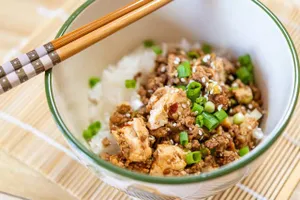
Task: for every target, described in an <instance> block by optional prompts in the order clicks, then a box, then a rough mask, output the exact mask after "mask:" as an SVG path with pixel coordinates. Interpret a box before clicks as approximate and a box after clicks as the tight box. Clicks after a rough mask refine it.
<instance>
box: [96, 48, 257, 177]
mask: <svg viewBox="0 0 300 200" xmlns="http://www.w3.org/2000/svg"><path fill="white" fill-rule="evenodd" d="M192 51H193V52H194V53H195V54H196V55H197V54H198V55H197V56H195V57H192V58H190V57H189V54H188V52H185V51H183V50H182V49H180V48H174V49H172V48H171V49H169V51H168V52H167V53H166V55H159V56H157V58H156V62H155V66H154V70H153V72H151V73H150V74H147V77H146V79H145V82H142V83H140V86H139V88H138V90H137V92H138V94H139V95H140V99H141V101H142V103H143V104H144V105H143V106H142V107H141V108H139V109H138V110H135V111H133V110H132V109H131V107H130V105H129V104H126V103H125V104H121V105H120V106H118V107H117V108H116V111H115V112H114V113H113V114H112V115H111V117H110V130H111V133H112V135H113V136H114V137H115V138H116V141H117V143H118V145H119V147H120V152H119V153H118V154H114V155H110V154H108V153H102V154H101V158H102V159H104V160H106V161H109V162H111V163H112V164H114V165H117V166H119V167H122V168H126V169H129V170H132V171H136V172H140V173H145V174H150V175H155V176H156V175H161V176H183V175H186V174H199V173H203V172H209V171H212V170H214V169H217V168H219V167H220V166H223V165H226V164H229V163H231V162H234V161H235V160H237V159H239V158H240V157H239V155H238V151H239V149H241V148H243V147H245V146H248V147H249V148H250V150H251V149H253V148H254V147H255V145H257V140H256V139H254V138H253V136H252V135H253V131H255V129H256V128H257V127H258V125H259V120H256V119H254V118H251V117H249V115H247V113H250V112H251V111H253V110H254V109H257V110H258V111H260V112H261V113H263V109H262V100H261V93H260V90H259V89H258V88H257V87H256V86H255V85H254V84H252V83H251V84H248V85H246V84H244V83H243V82H242V81H241V80H239V79H237V75H236V74H235V73H236V69H237V68H238V67H239V66H238V65H237V64H236V63H232V62H230V61H229V60H228V59H226V58H221V57H217V56H216V55H215V54H214V53H211V54H205V53H204V52H203V51H202V50H201V49H193V50H192ZM186 61H189V62H190V66H191V68H190V70H191V75H190V76H189V77H185V78H178V71H177V69H178V66H179V65H181V64H182V62H186ZM142 75H144V74H141V73H137V74H136V75H135V76H134V77H133V79H135V80H137V81H139V79H140V77H141V76H142ZM143 80H144V79H143ZM191 81H197V82H199V83H200V84H202V89H201V92H200V95H199V96H201V97H204V98H205V99H206V101H211V102H213V103H214V104H215V108H216V109H215V112H216V111H218V110H221V109H223V110H224V111H226V113H227V114H228V117H227V118H225V119H224V120H223V121H222V122H220V124H219V125H218V126H217V127H216V128H215V129H214V130H208V128H206V127H205V126H203V127H200V125H198V124H196V117H197V114H196V113H194V112H192V111H191V110H192V107H193V105H194V103H195V102H192V100H190V99H189V98H188V95H187V94H186V93H187V92H186V91H185V89H178V88H176V87H178V86H184V87H187V88H188V84H189V83H190V82H191ZM197 103H199V104H201V106H204V105H203V104H202V102H197ZM236 113H242V114H244V115H245V120H244V122H243V123H242V124H240V125H236V124H233V116H234V115H235V114H236ZM212 114H214V113H212ZM182 132H186V133H187V135H188V142H187V144H181V141H180V133H182ZM102 144H103V146H104V147H107V146H109V145H110V141H109V140H108V138H105V139H103V140H102ZM195 151H200V152H201V155H202V159H201V161H200V162H198V163H196V164H188V163H187V161H186V154H187V153H189V152H195Z"/></svg>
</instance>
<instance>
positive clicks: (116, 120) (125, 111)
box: [110, 104, 132, 130]
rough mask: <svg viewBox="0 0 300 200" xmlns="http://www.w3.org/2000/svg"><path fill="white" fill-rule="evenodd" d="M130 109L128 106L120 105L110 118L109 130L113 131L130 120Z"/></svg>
mask: <svg viewBox="0 0 300 200" xmlns="http://www.w3.org/2000/svg"><path fill="white" fill-rule="evenodd" d="M131 117H132V109H131V106H130V105H129V104H121V105H120V106H118V107H117V109H116V111H115V112H114V113H113V114H112V115H111V117H110V129H111V130H114V129H116V128H117V127H122V126H124V124H125V123H126V122H129V121H130V120H131V119H132V118H131Z"/></svg>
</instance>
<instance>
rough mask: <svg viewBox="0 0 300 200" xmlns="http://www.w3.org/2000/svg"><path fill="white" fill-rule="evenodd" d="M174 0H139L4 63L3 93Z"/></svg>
mask: <svg viewBox="0 0 300 200" xmlns="http://www.w3.org/2000/svg"><path fill="white" fill-rule="evenodd" d="M171 1H172V0H138V1H134V2H132V3H130V4H128V5H127V6H125V7H123V8H120V9H118V10H116V11H114V12H112V13H110V14H108V15H106V16H104V17H102V18H99V19H97V20H95V21H93V22H91V23H89V24H87V25H84V26H83V27H81V28H79V29H77V30H74V31H72V32H70V33H68V34H66V35H64V36H62V37H60V38H58V39H55V40H53V41H52V42H49V43H47V44H45V45H43V46H41V47H38V48H36V49H34V50H32V51H30V52H28V53H26V54H23V55H20V56H18V58H15V59H13V60H12V61H10V62H7V63H4V64H3V65H2V66H0V94H2V93H4V92H6V91H8V90H10V89H12V88H14V87H16V86H18V85H20V84H21V83H23V82H25V81H27V80H28V79H30V78H32V77H34V76H36V75H38V74H40V73H41V72H43V71H45V70H48V69H50V68H52V67H53V66H55V65H57V64H58V63H60V62H62V61H64V60H66V59H68V58H70V57H71V56H73V55H75V54H77V53H79V52H80V51H82V50H84V49H86V48H88V47H89V46H91V45H93V44H95V43H97V42H98V41H100V40H102V39H104V38H106V37H108V36H109V35H111V34H113V33H115V32H117V31H118V30H120V29H122V28H124V27H126V26H128V25H129V24H131V23H133V22H135V21H137V20H139V19H141V18H142V17H144V16H146V15H148V14H150V13H152V12H154V11H155V10H157V9H159V8H161V7H163V6H164V5H166V4H168V3H170V2H171Z"/></svg>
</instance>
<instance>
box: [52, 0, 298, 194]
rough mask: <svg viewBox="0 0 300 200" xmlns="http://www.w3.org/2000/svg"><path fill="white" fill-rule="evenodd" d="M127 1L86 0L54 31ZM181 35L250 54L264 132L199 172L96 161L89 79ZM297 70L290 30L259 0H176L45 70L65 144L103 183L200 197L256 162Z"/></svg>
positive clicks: (290, 102)
mask: <svg viewBox="0 0 300 200" xmlns="http://www.w3.org/2000/svg"><path fill="white" fill-rule="evenodd" d="M130 1H131V0H123V1H112V0H99V1H95V2H94V1H87V2H86V3H84V4H83V5H82V6H81V7H80V8H79V9H78V10H77V11H76V12H74V14H73V15H72V16H71V17H70V19H69V20H68V21H67V22H66V23H65V25H64V26H63V27H62V29H61V30H60V32H59V34H58V36H60V35H63V34H64V33H65V32H66V31H70V30H73V29H75V28H78V27H79V26H81V25H84V24H86V23H88V22H90V21H92V20H94V19H96V18H98V17H99V16H102V15H105V14H106V13H108V12H110V11H113V10H114V9H117V8H119V7H121V6H123V5H124V4H126V3H129V2H130ZM182 37H185V38H187V39H189V40H190V41H205V42H208V43H210V44H212V45H214V46H217V47H222V48H226V49H230V50H232V52H233V53H234V54H235V55H237V56H238V55H241V54H244V53H250V54H251V56H252V58H253V60H254V63H255V66H256V68H255V74H256V80H257V83H258V85H259V87H260V88H261V90H262V93H263V100H264V103H265V104H264V105H265V108H266V110H267V111H268V114H267V115H266V116H265V118H264V123H263V130H264V132H265V134H266V135H267V137H266V138H265V139H264V141H263V142H262V143H261V144H259V145H258V146H257V147H256V148H255V149H254V150H253V151H252V152H250V153H249V154H247V155H246V156H245V157H243V158H241V159H240V160H239V161H236V162H234V163H231V164H229V165H227V166H224V167H222V168H220V169H218V170H215V171H213V172H209V173H203V174H200V175H197V176H186V177H151V176H147V175H142V174H138V173H134V172H131V171H128V170H125V169H121V168H118V167H116V166H113V165H112V164H110V163H107V162H105V161H103V160H101V159H100V158H99V157H98V156H97V155H95V154H93V153H92V152H90V151H89V150H88V148H87V147H86V146H85V145H84V144H83V143H82V138H81V133H82V130H83V129H84V128H86V126H87V125H88V101H87V94H88V87H87V81H88V79H89V77H90V76H92V75H100V74H101V72H102V70H103V69H104V68H105V67H106V66H107V65H108V64H111V63H114V62H116V61H118V60H119V59H120V58H121V57H122V56H123V55H125V54H127V53H128V52H130V51H131V50H132V49H134V48H135V47H137V46H138V45H140V44H141V43H142V41H143V40H144V39H147V38H152V39H154V40H155V41H159V42H163V41H164V42H176V41H179V40H180V39H181V38H182ZM298 73H299V72H298V58H297V54H296V51H295V48H294V45H293V43H292V41H291V38H290V36H289V35H288V33H287V32H286V30H285V29H284V27H283V26H282V24H281V23H280V22H279V20H278V19H277V18H276V17H275V16H274V15H273V14H272V13H271V12H270V11H269V10H268V9H267V8H266V7H265V6H264V5H262V4H261V3H260V2H259V1H256V0H253V1H250V0H249V1H236V0H226V1H224V0H189V1H187V0H176V1H174V2H172V3H171V4H169V5H167V6H166V7H164V8H162V9H160V10H159V11H156V12H155V13H153V14H151V15H150V16H147V17H145V18H143V19H142V20H140V21H138V22H136V23H134V24H132V25H130V26H128V27H127V28H125V29H123V30H121V31H119V32H118V33H116V34H114V35H112V36H110V37H109V38H107V39H105V40H103V41H101V42H99V43H98V44H96V45H94V46H92V47H91V48H89V49H87V50H86V51H84V52H81V53H80V54H78V55H77V56H74V57H73V58H71V59H69V60H67V61H65V62H64V63H62V64H61V65H60V66H58V67H55V68H54V69H53V70H52V71H51V70H50V71H48V72H47V73H46V92H47V97H48V102H49V106H50V109H51V112H52V113H53V115H54V118H55V120H56V122H57V124H58V126H59V127H60V129H61V130H62V132H63V133H64V135H65V137H66V139H67V141H68V143H69V144H70V145H71V147H72V148H73V150H74V152H75V153H76V154H77V155H78V157H79V159H80V160H81V161H82V162H83V163H85V164H86V165H87V166H88V167H89V168H90V169H91V170H92V171H94V172H96V173H97V175H98V176H99V177H100V178H101V179H102V180H103V181H104V182H106V183H108V184H110V185H112V186H114V187H116V188H118V189H121V190H122V191H125V192H127V193H128V194H130V195H133V196H137V197H140V198H144V199H149V198H150V197H151V198H153V199H173V197H179V198H182V199H198V198H201V197H207V196H210V195H213V194H215V193H217V192H219V191H222V190H225V189H227V188H229V187H231V186H233V185H235V184H236V183H238V182H239V181H240V180H242V179H243V178H244V177H245V176H247V175H248V174H249V173H251V172H253V171H254V170H255V169H256V168H257V166H259V165H260V164H261V162H262V161H263V160H264V158H265V157H266V155H267V154H268V151H267V150H268V149H269V148H270V147H271V146H272V144H273V143H274V142H275V140H276V139H277V138H278V137H279V136H280V134H281V133H282V131H283V129H284V128H285V127H286V125H287V122H288V121H289V118H290V116H291V113H292V111H293V109H294V106H295V104H296V98H297V94H298V75H299V74H298Z"/></svg>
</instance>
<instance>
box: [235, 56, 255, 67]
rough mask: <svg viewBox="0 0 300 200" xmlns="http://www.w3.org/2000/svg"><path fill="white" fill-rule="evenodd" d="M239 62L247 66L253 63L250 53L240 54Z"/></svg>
mask: <svg viewBox="0 0 300 200" xmlns="http://www.w3.org/2000/svg"><path fill="white" fill-rule="evenodd" d="M238 60H239V62H240V64H241V66H246V65H248V64H251V63H252V61H251V57H250V55H249V54H246V55H243V56H240V57H239V59H238Z"/></svg>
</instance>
